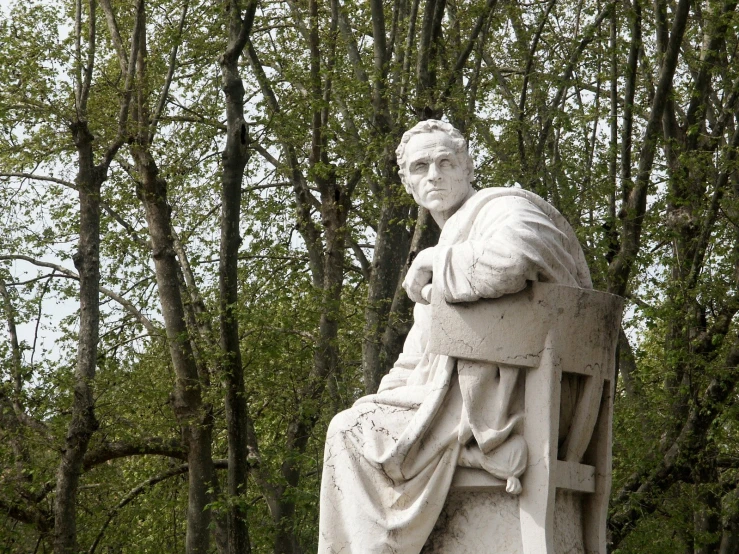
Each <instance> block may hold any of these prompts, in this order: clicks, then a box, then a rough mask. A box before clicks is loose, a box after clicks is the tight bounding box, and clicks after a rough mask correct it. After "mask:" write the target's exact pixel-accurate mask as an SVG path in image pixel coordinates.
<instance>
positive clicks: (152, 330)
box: [0, 254, 159, 336]
mask: <svg viewBox="0 0 739 554" xmlns="http://www.w3.org/2000/svg"><path fill="white" fill-rule="evenodd" d="M2 260H23V261H24V262H28V263H30V264H33V265H35V266H38V267H48V268H50V269H54V270H56V271H58V272H59V273H61V274H62V275H64V276H65V277H68V278H70V279H75V280H79V275H77V273H75V272H74V271H72V270H71V269H67V268H66V267H64V266H61V265H59V264H55V263H51V262H44V261H42V260H37V259H35V258H32V257H30V256H25V255H23V254H6V255H0V261H2ZM99 290H100V292H101V293H102V294H104V295H105V296H107V297H108V298H110V299H111V300H114V301H115V302H117V303H118V304H120V305H121V306H122V307H123V308H124V309H126V311H128V312H129V313H130V314H131V315H132V316H134V317H135V318H136V320H137V321H138V322H139V323H141V325H143V326H144V328H145V329H146V330H147V331H148V332H149V334H150V335H152V336H157V335H159V330H158V329H157V328H156V326H155V325H154V324H153V323H152V322H151V320H150V319H149V318H148V317H146V316H145V315H144V314H142V313H141V312H140V311H139V310H138V309H137V308H136V306H134V305H133V304H132V303H131V302H129V301H128V300H126V299H125V298H124V297H122V296H121V295H120V294H118V293H116V292H114V291H112V290H110V289H108V288H106V287H103V286H100V287H99Z"/></svg>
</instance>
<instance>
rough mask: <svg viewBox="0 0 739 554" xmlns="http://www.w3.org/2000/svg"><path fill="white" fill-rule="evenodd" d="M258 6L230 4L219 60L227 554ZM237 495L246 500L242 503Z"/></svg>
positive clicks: (239, 389) (239, 462) (240, 517)
mask: <svg viewBox="0 0 739 554" xmlns="http://www.w3.org/2000/svg"><path fill="white" fill-rule="evenodd" d="M255 7H256V3H255V2H252V3H251V4H250V6H249V8H247V16H246V20H245V21H242V20H241V9H240V6H239V2H235V1H234V2H231V3H230V4H229V9H228V11H229V14H228V17H229V44H228V48H227V50H226V52H225V53H224V55H223V56H221V59H220V65H221V76H222V85H223V92H224V94H225V98H226V128H227V132H226V149H225V150H224V152H223V176H222V179H221V182H222V190H221V256H220V264H219V268H218V269H219V271H218V279H219V288H220V293H221V294H220V296H221V303H220V324H221V339H220V342H221V369H222V373H223V379H224V381H225V386H226V428H227V437H228V485H227V494H228V502H227V506H228V514H227V517H228V552H229V554H249V552H251V545H250V542H249V528H248V524H247V519H246V515H247V514H246V502H245V497H246V489H247V478H248V471H249V469H248V463H247V457H248V447H247V443H248V441H247V428H248V417H249V414H248V408H247V403H246V391H245V386H244V368H243V366H242V364H241V349H240V345H239V323H238V310H237V303H238V252H239V244H240V243H241V237H240V236H239V222H240V220H241V185H242V181H243V176H244V168H245V167H246V164H247V162H248V161H249V149H248V147H249V130H248V127H247V125H246V121H244V85H243V83H242V81H241V76H240V75H239V66H238V63H239V58H240V56H241V52H242V51H243V49H244V45H245V44H246V37H247V36H248V33H249V31H250V27H251V21H253V18H254V9H255ZM239 497H242V498H241V500H239Z"/></svg>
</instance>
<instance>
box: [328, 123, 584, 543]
mask: <svg viewBox="0 0 739 554" xmlns="http://www.w3.org/2000/svg"><path fill="white" fill-rule="evenodd" d="M397 159H398V164H399V166H400V176H401V180H402V182H403V184H404V185H405V188H406V190H407V191H408V192H409V193H410V194H411V195H413V198H414V199H415V201H416V202H417V203H418V204H419V205H420V206H422V207H424V208H426V209H428V210H429V212H430V213H431V215H432V216H433V218H434V220H435V221H436V223H437V224H438V225H439V226H440V227H441V237H440V239H439V243H438V245H437V246H435V247H432V248H428V249H426V250H423V251H422V252H419V253H418V255H417V256H416V258H415V259H414V261H413V263H412V265H411V267H410V268H409V271H408V274H407V276H406V278H405V281H404V283H403V286H404V288H405V290H406V291H407V293H408V296H409V297H410V298H411V299H412V300H413V301H414V302H415V303H416V305H415V308H414V312H413V317H414V324H413V327H412V328H411V330H410V332H409V334H408V337H407V340H406V342H405V344H404V347H403V352H402V354H401V355H400V357H399V358H398V360H397V361H396V363H395V365H394V367H393V368H392V369H391V370H390V372H389V373H388V375H386V376H385V377H384V379H383V380H382V383H381V385H380V388H379V391H378V392H377V394H372V395H369V396H365V397H364V398H360V399H359V400H358V401H357V402H356V403H355V404H354V406H353V407H352V408H350V409H348V410H346V411H344V412H342V413H340V414H338V415H337V416H336V417H335V418H334V419H333V421H332V422H331V425H330V427H329V430H328V434H327V439H326V450H325V458H324V466H323V478H322V485H321V513H320V537H319V546H318V551H319V554H338V553H342V554H350V553H356V554H386V553H393V554H418V553H419V552H421V550H422V548H423V547H424V544H425V542H426V540H427V539H428V537H429V534H430V533H431V531H432V529H433V528H434V525H435V524H436V521H437V518H438V517H439V514H440V513H441V511H442V508H443V506H444V502H445V500H446V498H447V493H448V492H449V489H450V486H451V483H452V480H453V478H454V475H455V471H457V468H458V467H462V468H477V469H478V470H479V469H482V470H485V471H486V472H487V473H489V474H490V475H492V476H494V477H496V478H498V479H500V480H502V482H503V483H504V485H505V490H506V491H507V493H505V494H508V495H518V494H520V493H521V491H522V485H521V482H520V481H519V477H521V476H522V474H523V473H524V471H525V470H526V467H527V451H528V450H529V448H528V445H527V443H526V440H525V439H524V437H523V436H522V427H523V424H522V422H521V419H522V414H523V392H522V388H523V386H522V381H523V378H522V373H523V371H522V370H521V368H520V367H518V366H516V365H515V364H511V365H507V364H502V363H484V362H470V361H469V360H461V359H460V360H458V359H457V358H455V357H453V356H448V355H443V354H439V353H435V352H438V350H435V349H434V346H433V344H431V342H430V340H429V337H430V335H431V331H432V305H431V304H432V303H434V302H436V303H438V302H441V301H443V302H444V303H446V304H449V305H460V306H463V305H475V304H476V303H477V302H478V301H481V300H482V299H493V298H500V297H503V296H505V295H512V294H514V293H517V292H519V291H522V290H523V289H525V288H526V287H527V284H528V283H530V282H535V281H539V282H547V283H555V284H560V285H567V286H569V287H577V288H578V289H589V288H591V281H590V274H589V271H588V268H587V265H586V263H585V259H584V256H583V253H582V249H581V248H580V245H579V243H578V241H577V238H576V237H575V235H574V233H573V231H572V229H571V227H570V226H569V224H568V223H567V222H566V221H565V219H564V218H563V216H562V215H561V214H560V213H559V212H557V210H555V209H554V208H553V207H552V206H550V205H549V204H547V203H546V202H545V201H544V200H542V199H541V198H539V197H538V196H536V195H534V194H532V193H529V192H527V191H524V190H521V189H513V188H510V189H508V188H505V189H502V188H497V189H495V188H494V189H486V190H481V191H479V192H475V190H474V189H473V188H472V184H471V183H472V179H473V164H472V160H471V158H470V156H469V155H468V153H467V144H466V141H465V140H464V138H463V137H462V135H461V134H460V133H459V131H457V130H456V129H454V128H453V127H452V126H451V125H449V124H447V123H445V122H442V121H435V120H428V121H424V122H421V123H419V124H418V125H416V126H415V127H413V128H412V129H411V130H409V131H408V132H406V133H405V135H404V136H403V139H402V141H401V144H400V146H399V147H398V149H397ZM460 303H464V304H460ZM470 303H471V304H470ZM462 362H464V363H462ZM568 383H569V381H567V380H566V379H565V380H563V381H562V386H563V391H562V398H565V397H566V396H567V395H568V394H570V393H572V394H576V391H575V392H572V391H565V390H564V387H566V386H567V385H568ZM573 383H575V382H574V381H573ZM573 386H576V385H574V384H573ZM563 411H565V412H566V407H565V408H563ZM563 415H565V416H566V414H563ZM525 485H526V483H525V481H524V486H525ZM541 552H543V551H541ZM541 552H540V554H541Z"/></svg>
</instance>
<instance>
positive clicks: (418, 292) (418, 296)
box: [403, 247, 434, 304]
mask: <svg viewBox="0 0 739 554" xmlns="http://www.w3.org/2000/svg"><path fill="white" fill-rule="evenodd" d="M433 265H434V248H433V247H431V248H426V249H425V250H421V251H420V252H419V253H418V254H417V255H416V258H415V259H414V260H413V263H412V264H411V267H410V268H409V269H408V273H407V274H406V276H405V279H404V280H403V288H404V289H405V292H406V293H408V298H410V299H411V300H413V301H414V302H416V303H418V304H428V303H429V302H428V300H427V299H426V298H424V295H423V292H422V291H423V288H424V287H425V286H426V285H428V284H430V283H431V277H432V275H433ZM427 291H428V289H427ZM427 296H430V295H429V294H428V292H427Z"/></svg>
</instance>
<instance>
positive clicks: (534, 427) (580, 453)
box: [430, 282, 623, 554]
mask: <svg viewBox="0 0 739 554" xmlns="http://www.w3.org/2000/svg"><path fill="white" fill-rule="evenodd" d="M439 296H440V295H438V294H437V295H435V296H434V299H433V316H432V317H433V323H432V330H431V337H430V344H431V348H432V350H433V351H434V352H437V353H439V354H444V355H447V356H452V357H454V358H457V359H466V360H474V361H482V362H488V363H496V364H501V365H508V366H514V367H519V368H522V369H525V370H526V379H525V394H524V404H525V406H524V414H525V415H524V425H523V436H524V438H525V439H526V443H527V446H528V451H529V453H528V466H527V468H526V472H525V473H524V475H523V477H522V479H521V482H522V486H523V492H522V493H521V496H520V498H519V508H520V521H521V535H522V542H523V547H524V552H525V553H526V554H554V547H553V544H554V542H553V536H554V510H555V499H556V490H557V489H558V488H559V489H564V490H570V491H575V492H579V493H583V494H584V495H585V496H584V497H583V509H582V514H583V521H582V527H583V540H584V546H585V552H587V553H588V554H595V553H598V554H605V553H606V516H607V511H608V498H609V494H610V488H611V434H612V431H611V428H612V416H613V406H612V398H613V386H614V371H615V353H616V343H617V340H618V332H619V326H620V322H621V314H622V310H623V299H622V298H620V297H618V296H614V295H611V294H607V293H603V292H598V291H593V290H589V289H580V288H575V287H567V286H562V285H554V284H548V283H538V282H536V283H531V284H530V285H529V286H528V287H527V288H526V289H525V290H523V291H521V292H519V293H516V294H511V295H507V296H504V297H501V298H497V299H486V300H479V301H477V302H470V303H458V304H447V303H446V302H444V301H443V300H441V299H440V298H439ZM563 373H571V374H576V375H579V376H581V377H580V378H581V379H582V381H583V383H582V385H583V386H582V387H581V388H582V391H581V393H580V394H579V396H578V400H577V404H576V406H575V409H574V415H573V416H572V421H571V423H570V425H569V431H568V432H567V436H566V438H565V440H564V442H563V443H562V444H561V445H560V444H559V426H560V413H561V404H560V397H561V380H562V374H563Z"/></svg>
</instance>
